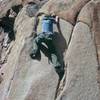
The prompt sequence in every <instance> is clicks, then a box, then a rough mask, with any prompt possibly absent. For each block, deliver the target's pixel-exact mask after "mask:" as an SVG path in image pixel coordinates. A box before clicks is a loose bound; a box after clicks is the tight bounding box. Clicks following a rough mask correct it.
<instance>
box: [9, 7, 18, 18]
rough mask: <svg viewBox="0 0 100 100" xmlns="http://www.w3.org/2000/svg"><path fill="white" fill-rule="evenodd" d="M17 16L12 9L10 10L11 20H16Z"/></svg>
mask: <svg viewBox="0 0 100 100" xmlns="http://www.w3.org/2000/svg"><path fill="white" fill-rule="evenodd" d="M16 16H17V14H16V13H15V12H14V11H13V10H12V9H10V13H9V18H15V17H16Z"/></svg>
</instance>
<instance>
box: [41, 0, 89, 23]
mask: <svg viewBox="0 0 100 100" xmlns="http://www.w3.org/2000/svg"><path fill="white" fill-rule="evenodd" d="M89 1H90V0H58V1H57V0H50V1H48V2H47V3H46V4H45V5H44V6H43V7H42V9H41V10H40V12H46V13H49V12H51V13H52V12H55V13H56V14H57V15H59V16H60V17H61V18H63V19H65V20H67V21H69V22H70V23H72V24H75V21H76V19H77V15H78V13H79V12H80V10H81V9H82V7H83V6H84V5H85V4H86V3H87V2H89Z"/></svg>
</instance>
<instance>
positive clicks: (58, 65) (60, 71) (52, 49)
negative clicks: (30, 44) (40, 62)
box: [47, 41, 64, 80]
mask: <svg viewBox="0 0 100 100" xmlns="http://www.w3.org/2000/svg"><path fill="white" fill-rule="evenodd" d="M47 45H48V48H49V52H50V60H51V62H52V64H53V66H54V67H55V70H56V72H57V73H58V75H59V79H60V80H61V79H62V77H63V75H64V66H62V65H61V63H60V61H59V59H58V56H57V52H56V49H55V46H54V44H53V41H48V42H47Z"/></svg>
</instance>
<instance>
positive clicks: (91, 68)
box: [57, 22, 100, 100]
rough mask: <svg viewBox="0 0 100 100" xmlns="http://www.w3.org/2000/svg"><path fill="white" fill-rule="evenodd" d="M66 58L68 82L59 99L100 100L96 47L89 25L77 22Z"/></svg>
mask: <svg viewBox="0 0 100 100" xmlns="http://www.w3.org/2000/svg"><path fill="white" fill-rule="evenodd" d="M66 60H67V77H66V84H65V87H64V89H63V92H62V94H61V95H60V96H59V97H58V99H57V100H61V99H62V100H99V99H100V97H99V96H100V95H99V93H100V90H99V87H98V83H97V66H98V63H97V58H96V49H95V46H94V40H93V38H91V31H90V28H89V27H88V25H86V24H84V23H82V22H79V23H77V24H76V26H75V28H74V31H73V35H72V39H71V42H70V45H69V48H68V51H67V55H66Z"/></svg>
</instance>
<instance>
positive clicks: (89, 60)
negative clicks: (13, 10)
mask: <svg viewBox="0 0 100 100" xmlns="http://www.w3.org/2000/svg"><path fill="white" fill-rule="evenodd" d="M24 1H26V2H29V1H34V0H24ZM40 1H41V0H35V2H38V3H39V2H40ZM45 1H46V0H45ZM43 2H44V1H43ZM7 3H8V5H7V6H6V7H4V8H3V9H5V10H4V11H3V10H2V9H0V17H1V16H3V15H4V14H5V12H6V11H7V10H8V8H10V7H11V6H12V5H15V4H17V3H20V2H19V1H17V0H16V2H15V0H10V1H9V0H6V4H7ZM41 4H42V3H41ZM0 7H1V6H0ZM39 12H46V13H49V12H55V13H56V14H57V15H58V16H59V17H61V18H63V19H65V20H66V21H65V20H63V19H60V27H59V28H57V27H56V26H54V29H55V30H54V31H55V32H56V33H57V35H56V39H55V46H56V48H57V51H58V53H59V55H60V60H61V62H62V63H63V61H64V64H65V71H66V73H65V75H64V78H63V80H62V81H61V84H59V81H58V75H57V74H56V72H55V70H54V68H53V67H52V65H51V64H49V63H48V57H46V55H44V53H43V52H41V60H40V61H39V60H32V59H31V58H30V57H29V53H30V52H31V47H32V37H30V35H31V32H32V28H33V22H34V17H32V18H30V17H28V16H27V15H26V12H25V7H24V8H23V10H22V11H21V12H20V13H19V15H18V16H17V18H16V21H15V30H16V40H15V41H14V42H12V45H13V47H12V49H11V52H10V54H9V57H8V61H7V63H6V64H5V65H4V66H3V67H2V68H1V69H0V74H1V75H0V100H99V99H100V89H99V84H98V82H100V75H99V74H98V75H97V71H98V70H97V69H98V66H99V64H98V60H99V59H97V53H98V54H99V52H100V51H99V50H100V43H99V42H100V39H99V37H100V36H99V35H100V0H49V1H48V2H47V3H46V4H45V5H44V6H43V7H42V8H41V9H40V10H39ZM72 24H73V25H75V26H73V25H72ZM38 31H39V30H38ZM95 44H96V45H95ZM96 47H97V50H96ZM96 51H97V52H96ZM98 58H99V55H98ZM99 73H100V72H99ZM97 79H98V80H97Z"/></svg>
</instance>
